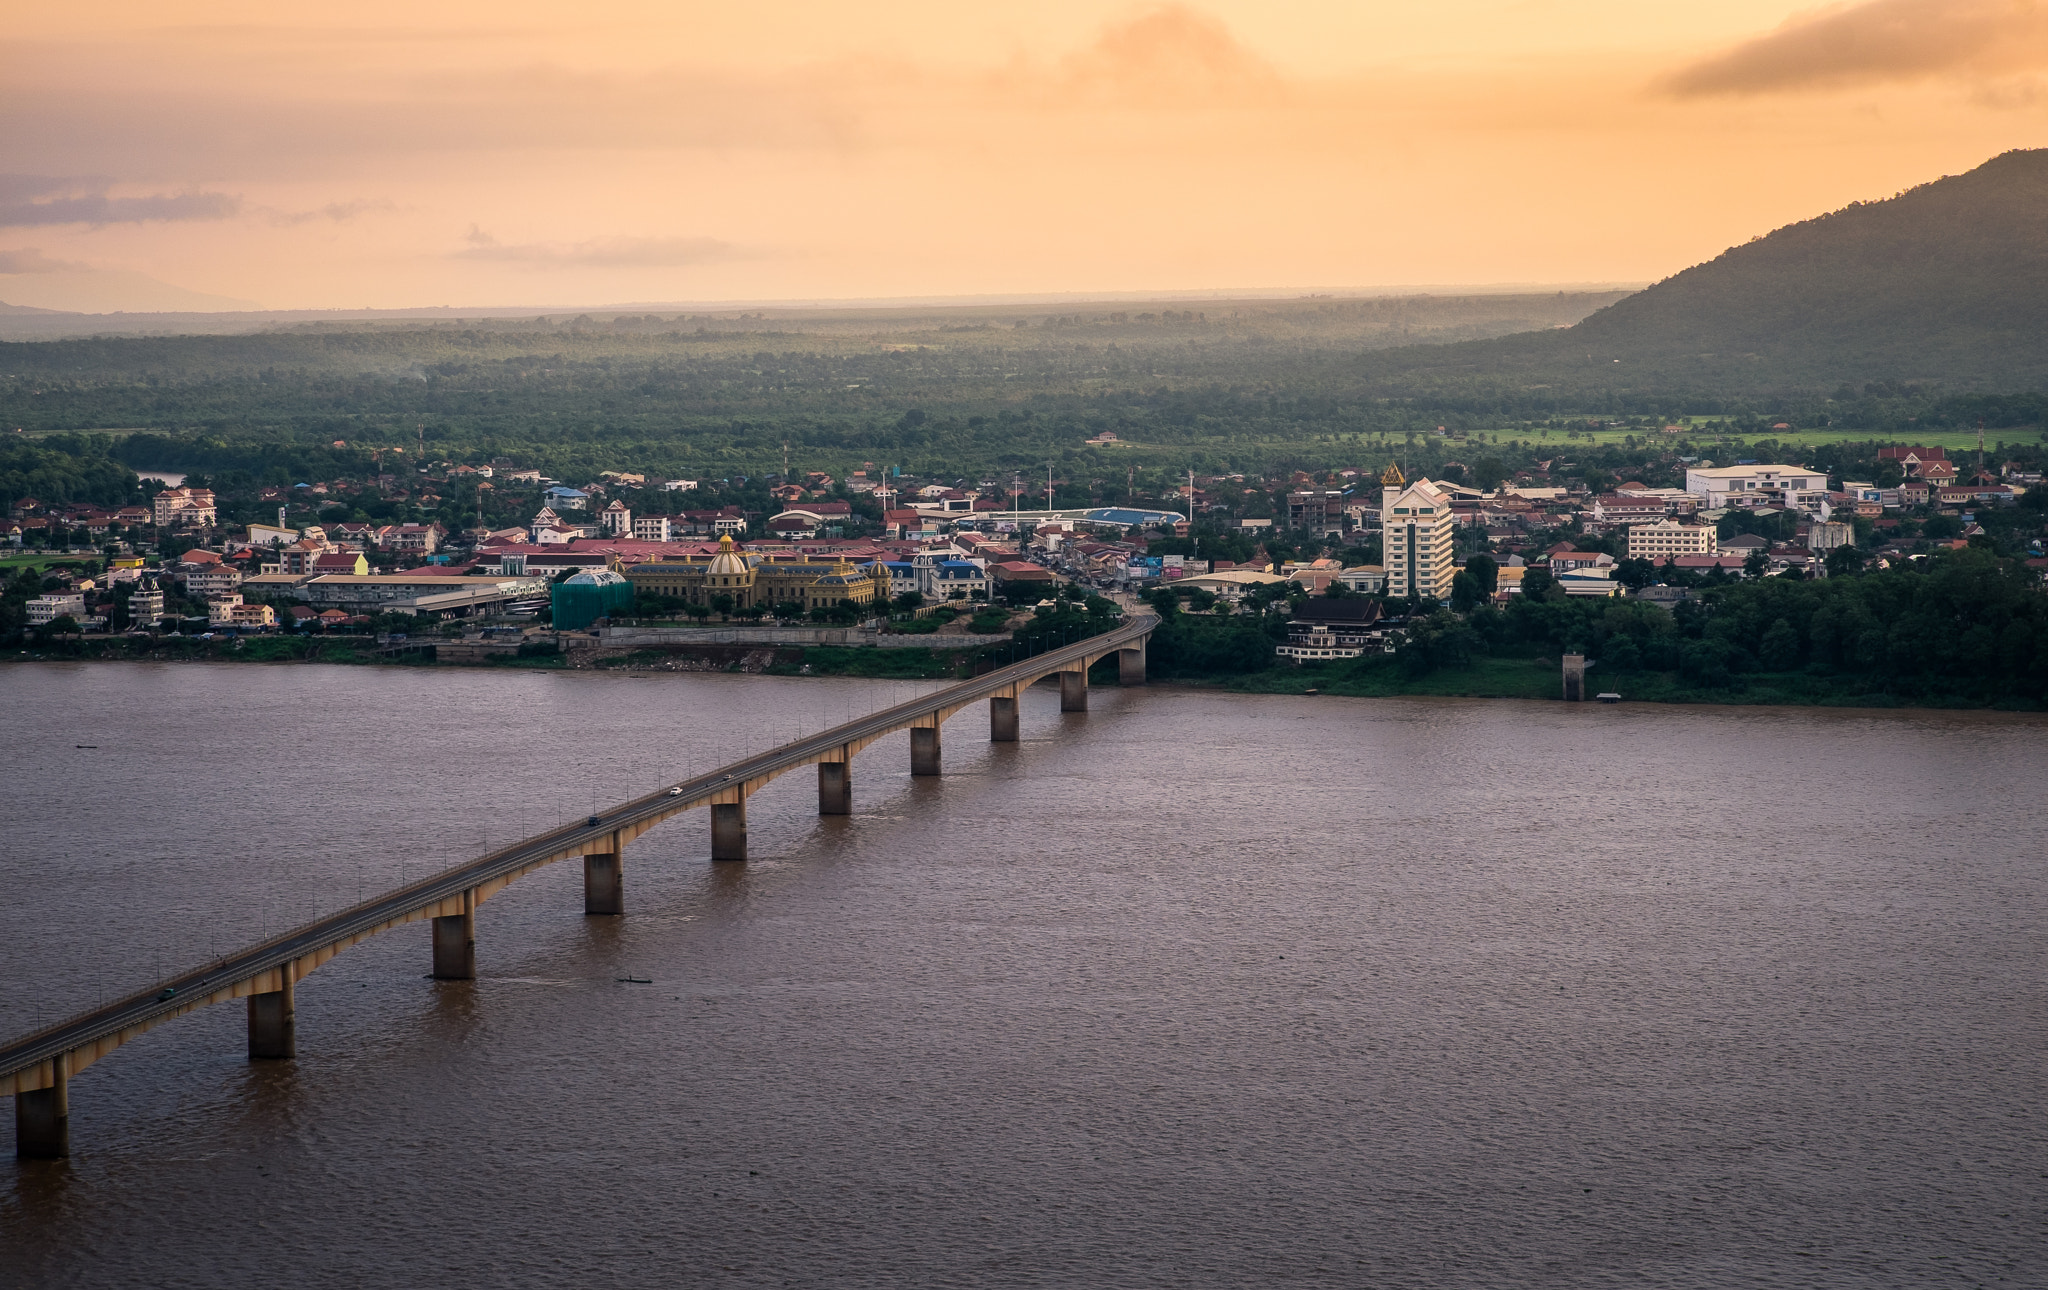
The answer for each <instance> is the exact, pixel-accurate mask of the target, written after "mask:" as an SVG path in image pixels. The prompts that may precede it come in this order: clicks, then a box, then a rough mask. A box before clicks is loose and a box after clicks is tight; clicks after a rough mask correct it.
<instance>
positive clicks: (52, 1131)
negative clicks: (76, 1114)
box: [14, 1053, 71, 1160]
mask: <svg viewBox="0 0 2048 1290" xmlns="http://www.w3.org/2000/svg"><path fill="white" fill-rule="evenodd" d="M50 1065H51V1067H52V1068H53V1069H54V1070H55V1073H56V1082H55V1083H53V1084H52V1085H51V1086H50V1087H49V1088H39V1089H36V1090H35V1091H34V1092H32V1093H16V1094H15V1095H14V1154H15V1157H16V1158H17V1159H20V1160H62V1159H63V1158H64V1157H66V1156H68V1155H70V1154H71V1088H70V1084H71V1054H69V1053H59V1054H57V1056H56V1058H55V1059H53V1060H52V1061H51V1063H50Z"/></svg>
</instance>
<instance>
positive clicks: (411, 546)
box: [383, 524, 445, 555]
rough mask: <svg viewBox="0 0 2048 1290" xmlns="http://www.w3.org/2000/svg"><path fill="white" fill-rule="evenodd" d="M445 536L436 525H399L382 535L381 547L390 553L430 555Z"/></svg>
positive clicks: (438, 547)
mask: <svg viewBox="0 0 2048 1290" xmlns="http://www.w3.org/2000/svg"><path fill="white" fill-rule="evenodd" d="M443 536H445V535H444V534H443V533H442V531H441V526H440V525H438V524H400V525H398V526H397V527H396V528H393V529H392V530H391V531H390V532H388V533H386V534H384V535H383V545H384V546H385V547H386V548H387V549H389V550H392V551H404V552H407V553H410V554H413V555H432V554H433V553H434V552H435V551H437V550H439V549H440V546H441V539H442V537H443Z"/></svg>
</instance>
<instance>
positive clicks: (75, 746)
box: [71, 744, 99, 748]
mask: <svg viewBox="0 0 2048 1290" xmlns="http://www.w3.org/2000/svg"><path fill="white" fill-rule="evenodd" d="M71 746H72V747H73V748H97V747H99V745H98V744H73V745H71Z"/></svg>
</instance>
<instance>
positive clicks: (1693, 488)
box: [1685, 466, 1828, 511]
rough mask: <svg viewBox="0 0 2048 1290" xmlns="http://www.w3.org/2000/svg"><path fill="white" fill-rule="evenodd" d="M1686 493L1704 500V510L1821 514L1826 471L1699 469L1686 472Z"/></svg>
mask: <svg viewBox="0 0 2048 1290" xmlns="http://www.w3.org/2000/svg"><path fill="white" fill-rule="evenodd" d="M1685 491H1686V492H1688V493H1696V494H1698V495H1699V496H1700V497H1701V498H1703V499H1704V500H1705V503H1706V505H1705V509H1707V510H1710V511H1715V510H1720V509H1721V508H1723V507H1735V508H1737V509H1740V510H1754V509H1755V508H1757V507H1759V506H1785V507H1790V508H1792V509H1794V510H1801V511H1818V510H1819V509H1820V507H1821V502H1822V499H1824V498H1825V497H1826V495H1827V491H1828V476H1827V472H1826V471H1822V470H1809V469H1807V468H1806V467H1805V466H1710V467H1707V468H1706V469H1701V468H1699V467H1697V466H1695V467H1692V468H1691V469H1689V470H1687V471H1686V472H1685Z"/></svg>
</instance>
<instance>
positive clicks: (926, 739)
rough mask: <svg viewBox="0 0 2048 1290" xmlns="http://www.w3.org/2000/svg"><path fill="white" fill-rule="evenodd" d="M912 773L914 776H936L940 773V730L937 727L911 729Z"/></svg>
mask: <svg viewBox="0 0 2048 1290" xmlns="http://www.w3.org/2000/svg"><path fill="white" fill-rule="evenodd" d="M910 773H911V774H912V775H936V774H938V773H939V728H938V727H937V726H912V727H911V728H910Z"/></svg>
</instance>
